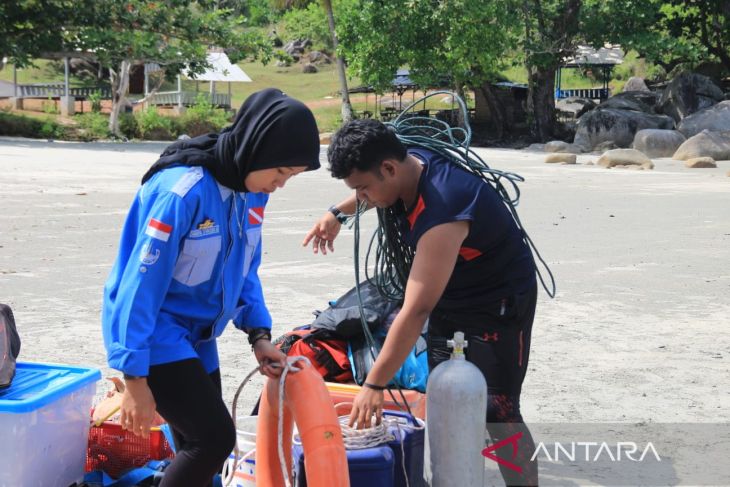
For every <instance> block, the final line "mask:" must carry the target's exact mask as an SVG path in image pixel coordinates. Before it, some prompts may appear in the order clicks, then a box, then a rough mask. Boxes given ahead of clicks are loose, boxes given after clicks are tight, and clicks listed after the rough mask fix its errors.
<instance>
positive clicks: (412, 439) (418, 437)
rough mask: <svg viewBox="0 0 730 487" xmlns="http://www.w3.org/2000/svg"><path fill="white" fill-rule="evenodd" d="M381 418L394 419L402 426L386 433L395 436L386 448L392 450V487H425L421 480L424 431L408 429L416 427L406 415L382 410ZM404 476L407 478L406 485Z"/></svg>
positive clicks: (389, 429) (423, 481) (422, 479)
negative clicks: (393, 463) (403, 458)
mask: <svg viewBox="0 0 730 487" xmlns="http://www.w3.org/2000/svg"><path fill="white" fill-rule="evenodd" d="M383 416H384V417H390V418H396V419H398V421H399V423H400V424H401V425H403V427H401V428H397V427H395V426H390V427H389V428H388V432H389V433H390V434H392V435H393V436H395V440H394V441H391V442H390V443H388V446H389V447H390V448H391V449H392V450H393V456H394V458H393V460H394V462H395V465H394V467H393V474H394V478H393V485H394V487H406V486H407V485H409V486H410V487H426V485H427V484H426V481H425V479H424V478H423V455H424V450H423V448H424V447H423V445H424V438H425V433H426V430H425V429H423V428H422V429H418V430H414V429H411V428H408V426H409V425H410V426H413V425H417V423H416V422H415V421H417V420H415V421H414V418H412V417H411V416H410V415H408V414H407V413H403V412H400V411H389V410H384V411H383ZM421 426H423V424H421ZM401 436H402V437H401ZM401 441H402V442H403V450H401ZM403 452H405V472H404V471H403V463H402V461H401V458H402V457H403ZM406 476H407V477H408V482H407V483H406Z"/></svg>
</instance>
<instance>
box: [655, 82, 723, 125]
mask: <svg viewBox="0 0 730 487" xmlns="http://www.w3.org/2000/svg"><path fill="white" fill-rule="evenodd" d="M724 99H725V95H724V94H723V92H722V90H721V89H720V88H719V87H718V86H717V85H716V84H715V83H713V81H712V80H711V79H710V78H708V77H707V76H703V75H701V74H696V73H682V74H680V75H679V76H677V77H676V78H674V79H673V80H672V81H671V82H670V83H669V85H667V87H666V88H665V89H664V93H663V94H662V98H661V100H660V101H659V105H660V109H661V112H662V113H664V114H666V115H669V116H670V117H672V118H673V119H674V120H675V121H677V122H679V121H680V120H682V119H683V118H685V117H687V116H689V115H692V114H693V113H696V112H699V111H700V110H703V109H705V108H708V107H711V106H712V105H715V104H717V103H719V102H721V101H722V100H724Z"/></svg>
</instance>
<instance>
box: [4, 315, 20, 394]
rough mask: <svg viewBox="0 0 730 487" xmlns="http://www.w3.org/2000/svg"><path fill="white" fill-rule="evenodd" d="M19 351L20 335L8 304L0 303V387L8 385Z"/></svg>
mask: <svg viewBox="0 0 730 487" xmlns="http://www.w3.org/2000/svg"><path fill="white" fill-rule="evenodd" d="M18 353H20V336H19V335H18V330H17V329H16V328H15V317H14V316H13V310H11V309H10V306H8V305H6V304H2V303H0V389H5V388H7V387H8V386H10V383H11V382H12V381H13V377H15V359H16V358H17V357H18Z"/></svg>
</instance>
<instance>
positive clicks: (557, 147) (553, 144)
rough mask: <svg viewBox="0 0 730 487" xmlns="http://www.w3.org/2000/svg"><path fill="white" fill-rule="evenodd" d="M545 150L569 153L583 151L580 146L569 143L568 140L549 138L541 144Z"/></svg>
mask: <svg viewBox="0 0 730 487" xmlns="http://www.w3.org/2000/svg"><path fill="white" fill-rule="evenodd" d="M543 150H544V151H545V152H567V153H569V154H580V153H581V152H585V151H584V150H583V148H582V147H579V146H576V145H575V144H571V143H570V142H563V141H562V140H551V141H550V142H548V143H547V144H545V145H544V146H543Z"/></svg>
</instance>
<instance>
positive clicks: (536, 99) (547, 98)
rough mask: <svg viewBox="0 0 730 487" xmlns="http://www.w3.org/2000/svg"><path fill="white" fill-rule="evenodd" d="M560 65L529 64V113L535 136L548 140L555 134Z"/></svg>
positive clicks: (531, 129)
mask: <svg viewBox="0 0 730 487" xmlns="http://www.w3.org/2000/svg"><path fill="white" fill-rule="evenodd" d="M557 69H558V65H557V63H556V64H550V65H545V66H528V68H527V84H528V94H527V113H528V116H529V117H530V118H531V120H530V122H531V124H530V131H531V133H532V135H533V137H536V138H537V139H538V140H540V141H541V142H547V141H548V140H550V139H552V138H554V136H555V71H556V70H557Z"/></svg>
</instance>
